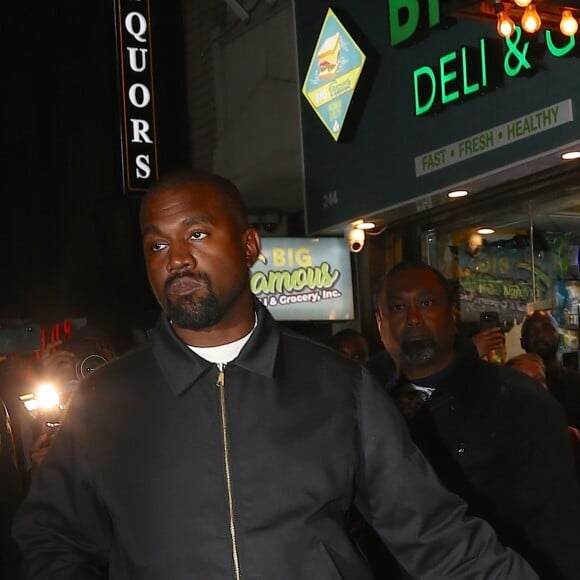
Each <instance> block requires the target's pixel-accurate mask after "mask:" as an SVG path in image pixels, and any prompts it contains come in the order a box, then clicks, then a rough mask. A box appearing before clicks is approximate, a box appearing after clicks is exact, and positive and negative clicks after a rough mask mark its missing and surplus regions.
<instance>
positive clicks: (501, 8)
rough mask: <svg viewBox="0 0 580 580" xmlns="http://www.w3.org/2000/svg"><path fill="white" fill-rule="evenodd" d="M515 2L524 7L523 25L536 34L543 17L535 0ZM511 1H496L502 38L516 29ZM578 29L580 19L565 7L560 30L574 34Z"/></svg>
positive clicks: (496, 12)
mask: <svg viewBox="0 0 580 580" xmlns="http://www.w3.org/2000/svg"><path fill="white" fill-rule="evenodd" d="M513 4H515V5H516V6H518V7H519V8H521V9H523V13H522V18H521V27H522V28H523V30H525V31H526V32H528V33H529V34H535V33H536V32H538V30H540V28H541V27H542V19H541V17H540V14H539V13H538V10H537V9H536V6H535V4H534V2H533V0H513ZM513 4H512V3H511V2H503V1H502V0H495V1H494V5H493V6H494V11H495V14H496V18H497V33H498V34H499V35H500V36H501V37H502V38H509V37H510V36H511V35H512V34H513V33H514V31H515V29H516V24H515V22H514V21H513V19H512V18H511V17H510V11H511V8H512V6H513ZM577 31H578V20H576V18H574V15H573V14H572V10H570V9H569V8H563V9H562V13H561V18H560V32H561V33H562V34H563V35H564V36H574V35H575V34H576V32H577Z"/></svg>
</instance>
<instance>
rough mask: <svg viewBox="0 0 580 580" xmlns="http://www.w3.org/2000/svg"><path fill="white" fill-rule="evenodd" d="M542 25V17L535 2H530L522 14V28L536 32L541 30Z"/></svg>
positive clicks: (532, 32) (529, 31) (531, 32)
mask: <svg viewBox="0 0 580 580" xmlns="http://www.w3.org/2000/svg"><path fill="white" fill-rule="evenodd" d="M541 26H542V19H541V18H540V15H539V14H538V11H537V10H536V7H535V6H534V5H533V4H530V5H529V6H528V7H527V8H526V9H525V10H524V14H523V16H522V28H523V29H524V30H525V31H526V32H528V33H530V34H534V33H536V32H538V30H540V27H541Z"/></svg>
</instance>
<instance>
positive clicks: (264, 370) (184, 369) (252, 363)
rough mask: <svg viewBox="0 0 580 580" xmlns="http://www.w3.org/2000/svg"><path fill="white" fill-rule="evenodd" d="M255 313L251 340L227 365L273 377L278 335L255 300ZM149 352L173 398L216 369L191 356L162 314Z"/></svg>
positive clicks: (152, 336) (272, 322) (153, 332)
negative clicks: (256, 319) (212, 369)
mask: <svg viewBox="0 0 580 580" xmlns="http://www.w3.org/2000/svg"><path fill="white" fill-rule="evenodd" d="M254 309H255V311H256V315H257V317H258V324H257V326H256V328H255V330H254V332H253V333H252V336H251V337H250V340H248V342H247V343H246V344H245V345H244V348H243V349H242V351H241V352H240V354H239V355H238V356H237V358H235V359H234V360H233V361H232V362H231V363H229V365H235V366H238V367H241V368H243V369H246V370H248V371H249V372H252V373H256V374H259V375H263V376H266V377H272V376H273V375H274V365H275V363H276V353H277V351H278V344H279V341H280V331H279V329H278V327H277V326H276V323H275V322H274V320H273V318H272V316H271V315H270V313H269V312H268V311H267V310H266V308H265V307H264V306H263V305H262V304H261V303H260V302H259V301H258V300H257V299H254ZM151 348H152V350H153V356H154V358H155V360H156V362H157V364H158V365H159V368H160V369H161V372H162V374H163V376H164V377H165V379H166V380H167V382H168V383H169V386H170V387H171V390H172V391H173V393H174V394H175V395H176V396H179V395H181V394H182V393H184V392H185V391H186V390H187V389H189V388H191V387H192V386H193V385H195V383H196V382H197V381H198V380H199V379H200V378H201V377H202V376H203V375H205V374H206V373H207V372H209V370H210V369H211V368H212V367H215V365H213V364H212V363H210V362H209V361H206V360H205V359H203V358H201V357H200V356H198V355H196V354H195V353H194V352H192V351H191V349H189V348H188V346H187V345H186V344H185V343H184V342H183V341H182V340H181V339H180V338H179V337H178V336H177V335H176V334H175V332H174V331H173V328H172V327H171V324H170V322H169V319H168V318H167V315H166V314H165V313H162V314H161V315H160V316H159V319H158V320H157V324H156V326H155V328H154V329H153V331H152V332H151Z"/></svg>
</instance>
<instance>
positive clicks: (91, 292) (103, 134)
mask: <svg viewBox="0 0 580 580" xmlns="http://www.w3.org/2000/svg"><path fill="white" fill-rule="evenodd" d="M157 4H158V6H156V7H153V6H152V21H153V22H154V25H153V29H152V31H153V46H154V51H155V52H154V54H155V67H154V70H155V72H156V79H155V82H156V86H157V87H158V89H159V91H158V94H157V105H158V107H157V118H158V136H159V160H160V169H161V171H162V172H163V171H164V170H168V169H173V168H175V167H180V166H183V165H186V164H187V159H188V158H189V155H188V151H187V145H186V140H187V115H186V110H185V81H184V74H183V68H182V67H183V46H182V44H181V42H182V41H181V22H180V21H179V16H178V15H176V12H177V11H176V10H175V8H176V7H175V5H174V3H172V2H168V3H164V2H157ZM89 8H90V9H89ZM3 12H4V13H5V14H6V15H7V16H6V15H5V16H4V17H3V23H2V24H3V26H2V31H1V35H2V42H3V45H4V46H3V50H2V55H3V56H2V58H3V62H2V73H3V83H2V85H3V90H2V94H3V103H4V105H3V107H2V126H3V128H4V132H3V147H2V153H1V155H2V173H3V177H4V180H3V181H4V185H3V187H2V203H1V205H0V239H1V241H2V248H3V252H2V257H1V261H0V268H1V272H2V274H1V276H2V277H1V286H0V288H1V290H0V317H2V318H15V317H18V318H29V319H32V320H34V321H39V322H50V321H53V320H59V319H61V318H63V317H89V318H90V319H91V321H92V322H93V323H96V324H97V325H101V326H107V325H109V324H112V323H113V322H114V323H116V324H131V325H132V324H137V325H145V326H147V325H148V324H149V323H150V321H151V319H152V316H153V317H154V314H155V312H156V311H157V308H156V304H155V302H154V300H153V298H152V296H151V292H150V291H149V287H148V283H147V281H146V277H145V273H144V268H143V266H142V257H141V247H140V239H139V232H138V223H137V213H138V204H139V200H138V199H136V198H131V197H128V196H126V195H125V194H124V192H123V187H122V173H121V152H120V137H119V135H120V133H119V100H118V99H119V95H118V76H117V59H116V50H117V48H116V41H115V28H114V3H113V2H112V1H107V2H105V1H103V2H95V3H91V5H90V7H87V6H86V4H84V3H79V2H72V1H70V0H59V2H54V3H50V2H46V3H44V2H35V3H34V6H31V5H29V3H20V2H18V3H6V5H5V6H4V7H3ZM176 32H177V33H176Z"/></svg>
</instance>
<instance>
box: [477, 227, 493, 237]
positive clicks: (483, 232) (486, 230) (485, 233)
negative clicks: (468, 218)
mask: <svg viewBox="0 0 580 580" xmlns="http://www.w3.org/2000/svg"><path fill="white" fill-rule="evenodd" d="M477 233H478V234H481V235H482V236H489V235H491V234H494V233H495V230H494V229H493V228H479V229H478V230H477Z"/></svg>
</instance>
